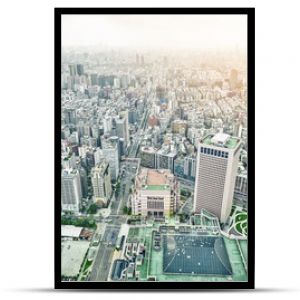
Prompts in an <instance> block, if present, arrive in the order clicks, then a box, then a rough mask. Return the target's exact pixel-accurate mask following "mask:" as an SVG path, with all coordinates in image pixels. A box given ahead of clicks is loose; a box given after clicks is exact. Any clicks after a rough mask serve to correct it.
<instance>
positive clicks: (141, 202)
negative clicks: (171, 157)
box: [131, 168, 179, 217]
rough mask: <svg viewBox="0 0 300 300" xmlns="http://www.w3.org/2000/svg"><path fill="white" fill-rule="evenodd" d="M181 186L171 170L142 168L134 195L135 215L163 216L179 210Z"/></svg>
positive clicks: (133, 206)
mask: <svg viewBox="0 0 300 300" xmlns="http://www.w3.org/2000/svg"><path fill="white" fill-rule="evenodd" d="M178 191H179V188H178V183H177V180H176V178H175V176H174V175H173V174H172V173H171V172H170V170H152V169H147V168H142V169H141V170H140V172H139V174H138V176H137V177H136V181H135V188H134V194H133V197H132V200H131V201H132V203H131V205H132V213H133V214H134V215H142V216H154V217H163V216H168V215H170V214H172V213H174V212H176V211H177V208H178V201H179V192H178Z"/></svg>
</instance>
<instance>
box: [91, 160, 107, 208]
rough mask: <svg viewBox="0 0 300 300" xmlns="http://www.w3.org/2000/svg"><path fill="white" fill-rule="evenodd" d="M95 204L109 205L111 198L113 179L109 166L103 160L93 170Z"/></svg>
mask: <svg viewBox="0 0 300 300" xmlns="http://www.w3.org/2000/svg"><path fill="white" fill-rule="evenodd" d="M91 181H92V187H93V195H94V202H96V203H99V204H105V205H106V204H107V201H108V200H109V199H110V196H111V192H112V189H111V179H110V170H109V164H108V163H107V162H106V161H105V160H103V161H102V162H101V163H99V164H98V165H96V166H95V167H94V168H92V170H91Z"/></svg>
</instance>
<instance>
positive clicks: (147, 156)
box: [140, 147, 156, 169]
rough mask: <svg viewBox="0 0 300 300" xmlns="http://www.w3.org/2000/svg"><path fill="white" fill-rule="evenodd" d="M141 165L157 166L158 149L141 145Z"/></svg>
mask: <svg viewBox="0 0 300 300" xmlns="http://www.w3.org/2000/svg"><path fill="white" fill-rule="evenodd" d="M140 155H141V166H143V167H146V168H152V169H155V168H156V159H155V156H156V149H155V148H153V147H141V150H140Z"/></svg>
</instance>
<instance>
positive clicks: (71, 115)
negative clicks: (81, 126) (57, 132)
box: [64, 108, 77, 125]
mask: <svg viewBox="0 0 300 300" xmlns="http://www.w3.org/2000/svg"><path fill="white" fill-rule="evenodd" d="M64 120H65V122H66V124H67V125H76V122H77V116H76V109H74V108H66V109H65V110H64Z"/></svg>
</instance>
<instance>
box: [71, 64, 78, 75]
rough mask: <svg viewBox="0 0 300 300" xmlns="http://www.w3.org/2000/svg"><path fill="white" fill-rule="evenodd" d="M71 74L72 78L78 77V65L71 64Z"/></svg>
mask: <svg viewBox="0 0 300 300" xmlns="http://www.w3.org/2000/svg"><path fill="white" fill-rule="evenodd" d="M69 72H70V75H71V76H76V75H77V69H76V65H73V64H70V65H69Z"/></svg>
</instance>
